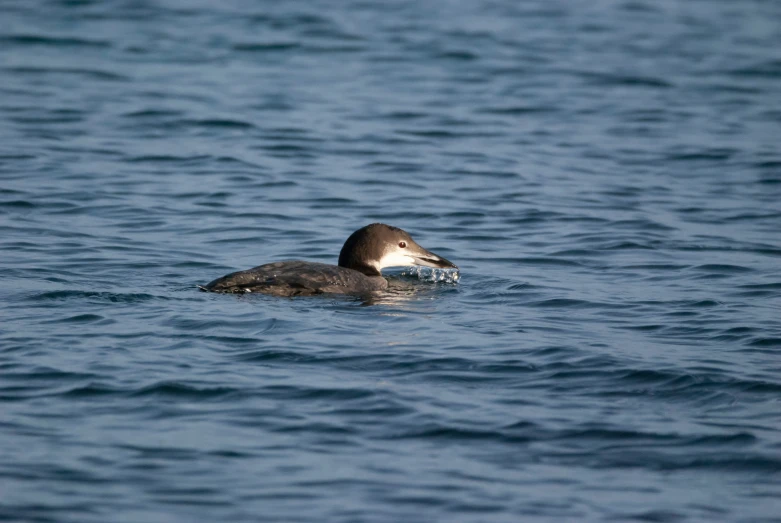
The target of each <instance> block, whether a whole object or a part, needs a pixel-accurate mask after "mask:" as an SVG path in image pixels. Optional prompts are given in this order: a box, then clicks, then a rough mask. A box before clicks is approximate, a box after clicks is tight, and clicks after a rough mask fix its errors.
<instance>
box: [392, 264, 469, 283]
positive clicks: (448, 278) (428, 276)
mask: <svg viewBox="0 0 781 523" xmlns="http://www.w3.org/2000/svg"><path fill="white" fill-rule="evenodd" d="M401 275H402V276H412V277H415V278H417V279H419V280H421V281H432V282H444V283H458V280H460V279H461V274H460V273H459V271H458V269H434V268H431V267H419V266H416V267H409V268H408V269H405V270H404V272H402V273H401Z"/></svg>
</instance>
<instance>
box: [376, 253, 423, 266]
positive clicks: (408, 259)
mask: <svg viewBox="0 0 781 523" xmlns="http://www.w3.org/2000/svg"><path fill="white" fill-rule="evenodd" d="M411 265H415V258H413V257H412V256H409V255H408V254H406V253H405V252H404V251H402V250H395V251H393V252H386V253H385V254H384V255H383V256H382V258H380V261H379V262H378V263H377V270H381V269H384V268H385V267H409V266H411Z"/></svg>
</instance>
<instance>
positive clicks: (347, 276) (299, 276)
mask: <svg viewBox="0 0 781 523" xmlns="http://www.w3.org/2000/svg"><path fill="white" fill-rule="evenodd" d="M406 265H423V266H427V267H438V268H455V269H457V268H458V267H456V266H455V265H454V264H453V263H451V262H449V261H448V260H446V259H445V258H442V257H440V256H437V255H436V254H434V253H433V252H430V251H427V250H426V249H424V248H423V247H421V246H420V245H418V244H417V243H415V241H414V240H413V239H412V237H410V235H409V234H408V233H407V232H405V231H403V230H401V229H399V228H397V227H391V226H390V225H385V224H382V223H374V224H371V225H367V226H366V227H363V228H361V229H358V230H357V231H355V232H354V233H353V234H352V235H350V237H349V238H348V239H347V241H346V242H345V243H344V246H343V247H342V251H341V252H340V254H339V265H329V264H326V263H317V262H306V261H299V260H292V261H281V262H274V263H267V264H265V265H260V266H258V267H255V268H253V269H248V270H245V271H239V272H233V273H230V274H227V275H225V276H223V277H221V278H217V279H216V280H214V281H212V282H211V283H208V284H206V285H204V286H199V287H200V288H201V289H202V290H205V291H210V292H223V293H246V292H256V293H264V294H271V295H274V296H307V295H314V294H355V295H365V294H369V293H373V292H377V291H382V290H385V289H387V287H388V282H387V280H386V279H385V278H383V277H382V273H381V272H380V271H381V270H382V269H383V268H385V267H395V266H406Z"/></svg>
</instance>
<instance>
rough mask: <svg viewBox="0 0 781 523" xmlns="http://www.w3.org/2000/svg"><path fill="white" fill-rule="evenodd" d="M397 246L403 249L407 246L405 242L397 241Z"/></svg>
mask: <svg viewBox="0 0 781 523" xmlns="http://www.w3.org/2000/svg"><path fill="white" fill-rule="evenodd" d="M399 247H401V248H402V249H404V248H405V247H407V242H399Z"/></svg>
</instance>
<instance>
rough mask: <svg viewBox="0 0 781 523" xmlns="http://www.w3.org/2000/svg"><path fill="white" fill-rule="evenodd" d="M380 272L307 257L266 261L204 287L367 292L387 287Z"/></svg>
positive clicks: (278, 293)
mask: <svg viewBox="0 0 781 523" xmlns="http://www.w3.org/2000/svg"><path fill="white" fill-rule="evenodd" d="M387 286H388V282H387V281H386V280H385V278H382V277H381V276H374V277H369V276H366V275H364V274H362V273H360V272H358V271H355V270H353V269H348V268H345V267H339V266H337V265H329V264H326V263H316V262H306V261H298V260H293V261H283V262H275V263H267V264H265V265H260V266H259V267H255V268H253V269H248V270H246V271H239V272H233V273H231V274H228V275H226V276H223V277H222V278H217V279H216V280H214V281H213V282H211V283H208V284H207V285H205V286H203V287H201V289H203V290H206V291H211V292H229V293H245V292H259V293H263V294H272V295H275V296H305V295H312V294H325V293H331V294H365V293H369V292H373V291H378V290H383V289H385V288H387Z"/></svg>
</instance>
